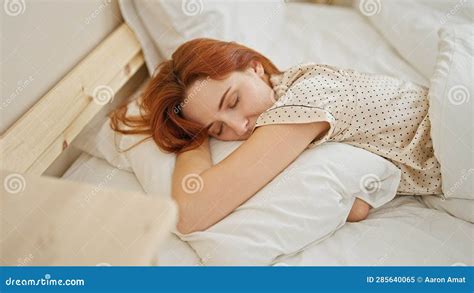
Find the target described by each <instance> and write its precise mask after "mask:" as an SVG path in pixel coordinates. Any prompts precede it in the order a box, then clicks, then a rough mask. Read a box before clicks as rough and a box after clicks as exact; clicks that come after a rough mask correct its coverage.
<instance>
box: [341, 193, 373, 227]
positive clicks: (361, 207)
mask: <svg viewBox="0 0 474 293" xmlns="http://www.w3.org/2000/svg"><path fill="white" fill-rule="evenodd" d="M370 208H372V207H371V206H370V205H369V204H368V203H366V202H365V201H363V200H362V199H360V198H357V197H356V199H355V201H354V204H353V205H352V209H351V212H350V213H349V216H348V217H347V222H359V221H362V220H365V219H366V218H367V216H368V215H369V210H370Z"/></svg>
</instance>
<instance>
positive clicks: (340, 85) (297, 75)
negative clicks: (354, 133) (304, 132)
mask: <svg viewBox="0 0 474 293" xmlns="http://www.w3.org/2000/svg"><path fill="white" fill-rule="evenodd" d="M271 81H272V84H273V85H274V90H275V93H276V97H277V100H276V102H275V104H274V105H273V106H272V107H270V108H269V109H267V110H266V111H265V112H263V113H262V114H261V115H260V116H259V117H258V119H257V121H256V124H255V127H259V126H263V125H270V124H292V123H311V122H323V121H325V122H328V123H329V125H330V128H329V131H328V132H327V133H326V134H325V135H324V136H323V137H321V138H318V139H317V140H316V139H315V140H313V141H312V142H311V143H310V144H309V146H308V147H314V146H317V145H319V144H321V143H323V142H325V141H327V140H329V139H330V138H331V137H333V136H334V135H335V134H337V133H339V132H341V131H342V130H343V129H345V128H347V127H348V125H349V123H350V119H351V117H349V116H350V111H347V110H350V108H352V109H354V106H352V107H351V102H353V100H354V99H353V93H352V86H351V84H349V83H348V82H347V81H348V80H347V79H346V77H345V76H344V75H343V74H342V73H339V72H338V71H337V70H336V69H334V68H333V67H330V66H327V67H326V66H318V65H311V64H310V65H305V66H298V67H295V68H292V69H290V70H289V71H287V72H285V73H284V74H283V75H280V76H275V77H272V78H271ZM344 96H347V98H346V99H344V98H343V97H344Z"/></svg>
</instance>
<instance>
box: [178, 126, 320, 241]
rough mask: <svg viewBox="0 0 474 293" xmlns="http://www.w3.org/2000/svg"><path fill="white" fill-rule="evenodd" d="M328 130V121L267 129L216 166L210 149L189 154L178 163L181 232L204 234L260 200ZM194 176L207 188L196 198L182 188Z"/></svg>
mask: <svg viewBox="0 0 474 293" xmlns="http://www.w3.org/2000/svg"><path fill="white" fill-rule="evenodd" d="M328 129H329V124H328V123H327V122H313V123H304V124H276V125H265V126H262V127H259V128H257V129H256V130H255V131H254V133H253V134H252V135H251V136H250V138H249V139H248V140H247V141H245V142H244V143H242V144H241V145H240V147H239V148H237V149H236V150H235V151H234V152H233V153H231V154H230V155H229V156H228V157H226V158H225V159H224V160H222V161H221V162H219V163H218V164H216V165H215V166H212V163H210V154H209V150H208V149H207V153H206V151H205V147H204V148H203V149H201V150H197V151H196V152H195V153H194V154H198V155H197V156H193V154H186V156H185V157H184V159H183V160H181V159H182V158H178V159H177V166H176V167H177V168H176V169H175V172H174V173H173V187H172V188H173V189H172V193H173V197H174V198H175V199H176V201H177V203H178V207H179V213H180V216H179V221H178V226H177V229H178V231H179V232H180V233H183V234H187V233H191V232H194V231H202V230H205V229H207V228H209V227H210V226H212V225H213V224H215V223H217V222H218V221H220V220H221V219H222V218H224V217H225V216H227V215H228V214H230V213H231V212H232V211H233V210H235V209H236V208H237V207H239V206H240V205H241V204H242V203H244V202H245V201H247V200H248V199H249V198H251V197H252V196H253V195H255V193H257V192H258V191H259V190H260V189H261V188H262V187H264V186H265V185H266V184H267V183H268V182H270V181H271V180H272V179H273V178H274V177H276V176H277V175H278V174H279V173H280V172H281V171H283V170H284V169H285V168H286V167H287V166H288V165H289V164H290V163H292V162H293V161H294V160H295V159H296V158H297V157H298V156H299V155H300V154H301V152H303V151H304V150H305V149H306V147H307V146H308V144H309V143H311V141H312V140H314V138H316V137H319V136H322V135H323V134H324V133H326V132H327V130H328ZM207 148H208V147H207ZM193 151H194V150H193ZM193 151H191V152H193ZM188 155H189V156H188ZM193 158H194V160H195V161H193ZM207 159H209V161H206V160H207ZM178 160H180V162H178ZM191 162H192V163H191ZM181 163H182V164H181ZM186 164H188V165H186ZM198 172H200V173H198ZM190 173H198V174H199V176H200V179H199V180H201V181H200V182H201V183H202V186H200V187H202V189H199V190H198V191H197V192H194V193H190V192H186V190H184V189H183V185H182V180H183V179H184V177H185V176H186V175H188V174H190ZM188 191H189V190H188Z"/></svg>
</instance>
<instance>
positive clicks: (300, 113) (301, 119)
mask: <svg viewBox="0 0 474 293" xmlns="http://www.w3.org/2000/svg"><path fill="white" fill-rule="evenodd" d="M270 81H271V83H272V85H273V89H274V91H275V94H276V95H275V97H276V102H275V104H274V105H273V106H272V107H270V108H269V109H267V110H266V111H265V112H263V113H262V114H261V115H260V116H259V117H258V119H257V122H256V125H255V127H259V126H262V125H268V124H278V123H285V124H286V123H308V122H316V121H327V122H329V124H330V129H329V131H328V132H327V134H326V135H325V136H324V137H322V138H319V139H318V140H316V139H315V140H313V141H312V142H311V143H310V144H309V145H308V148H313V147H315V146H317V145H319V144H321V143H323V142H325V141H337V142H344V143H347V144H350V145H353V146H356V147H359V148H362V149H365V150H367V151H370V152H372V153H374V154H377V155H380V156H382V157H384V158H386V159H388V160H389V161H391V162H392V163H393V164H395V165H396V166H397V167H398V168H399V169H400V170H401V171H402V178H401V181H400V185H399V187H398V194H402V195H415V194H418V195H425V194H441V193H442V192H441V173H440V165H439V162H438V161H437V160H436V158H435V157H434V153H433V145H432V141H431V137H430V121H429V119H428V97H427V94H428V89H427V88H426V87H423V86H421V85H417V84H414V83H412V82H409V81H404V80H400V79H397V78H393V77H390V76H386V75H378V74H371V73H360V72H356V71H354V70H352V69H340V68H336V67H333V66H329V65H323V64H304V65H298V66H295V67H293V68H291V69H289V70H287V71H286V72H284V73H283V74H278V75H272V76H271V77H270Z"/></svg>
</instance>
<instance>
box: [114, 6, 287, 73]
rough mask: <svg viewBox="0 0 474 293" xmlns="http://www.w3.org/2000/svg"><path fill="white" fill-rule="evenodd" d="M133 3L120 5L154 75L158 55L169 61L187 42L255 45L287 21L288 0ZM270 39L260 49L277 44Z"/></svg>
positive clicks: (258, 48)
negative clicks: (206, 40)
mask: <svg viewBox="0 0 474 293" xmlns="http://www.w3.org/2000/svg"><path fill="white" fill-rule="evenodd" d="M128 2H130V1H125V0H120V1H119V3H120V9H121V11H122V14H123V16H124V18H125V20H126V21H127V23H128V25H129V26H130V28H131V29H132V30H133V31H134V32H135V34H136V35H137V37H138V39H139V40H140V43H141V44H142V46H143V49H144V52H145V58H146V61H147V67H148V70H149V72H150V75H151V74H152V72H153V70H154V69H155V67H156V65H158V63H159V60H158V58H157V56H161V58H164V59H169V58H170V57H171V54H172V53H173V52H174V51H175V50H176V48H177V47H178V46H179V45H181V44H182V43H184V42H186V41H188V40H191V39H194V38H198V37H208V38H214V39H220V40H227V41H236V42H240V43H243V44H246V45H247V46H250V47H252V46H254V45H258V44H260V45H263V44H264V43H263V42H262V41H261V40H262V39H265V40H273V39H275V38H276V37H277V36H278V35H279V33H280V31H281V28H283V26H284V25H285V24H284V14H285V10H284V9H283V8H284V6H285V4H286V3H285V1H283V0H266V1H242V0H240V1H235V0H234V1H222V0H207V1H189V0H183V1H176V0H160V1H134V3H133V5H131V4H130V3H128ZM243 15H245V17H239V16H243ZM248 32H251V33H248ZM266 43H267V44H268V45H267V46H265V45H264V46H263V47H262V46H257V47H256V48H255V49H257V50H258V51H261V50H262V49H264V48H266V47H268V46H272V44H271V42H266Z"/></svg>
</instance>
